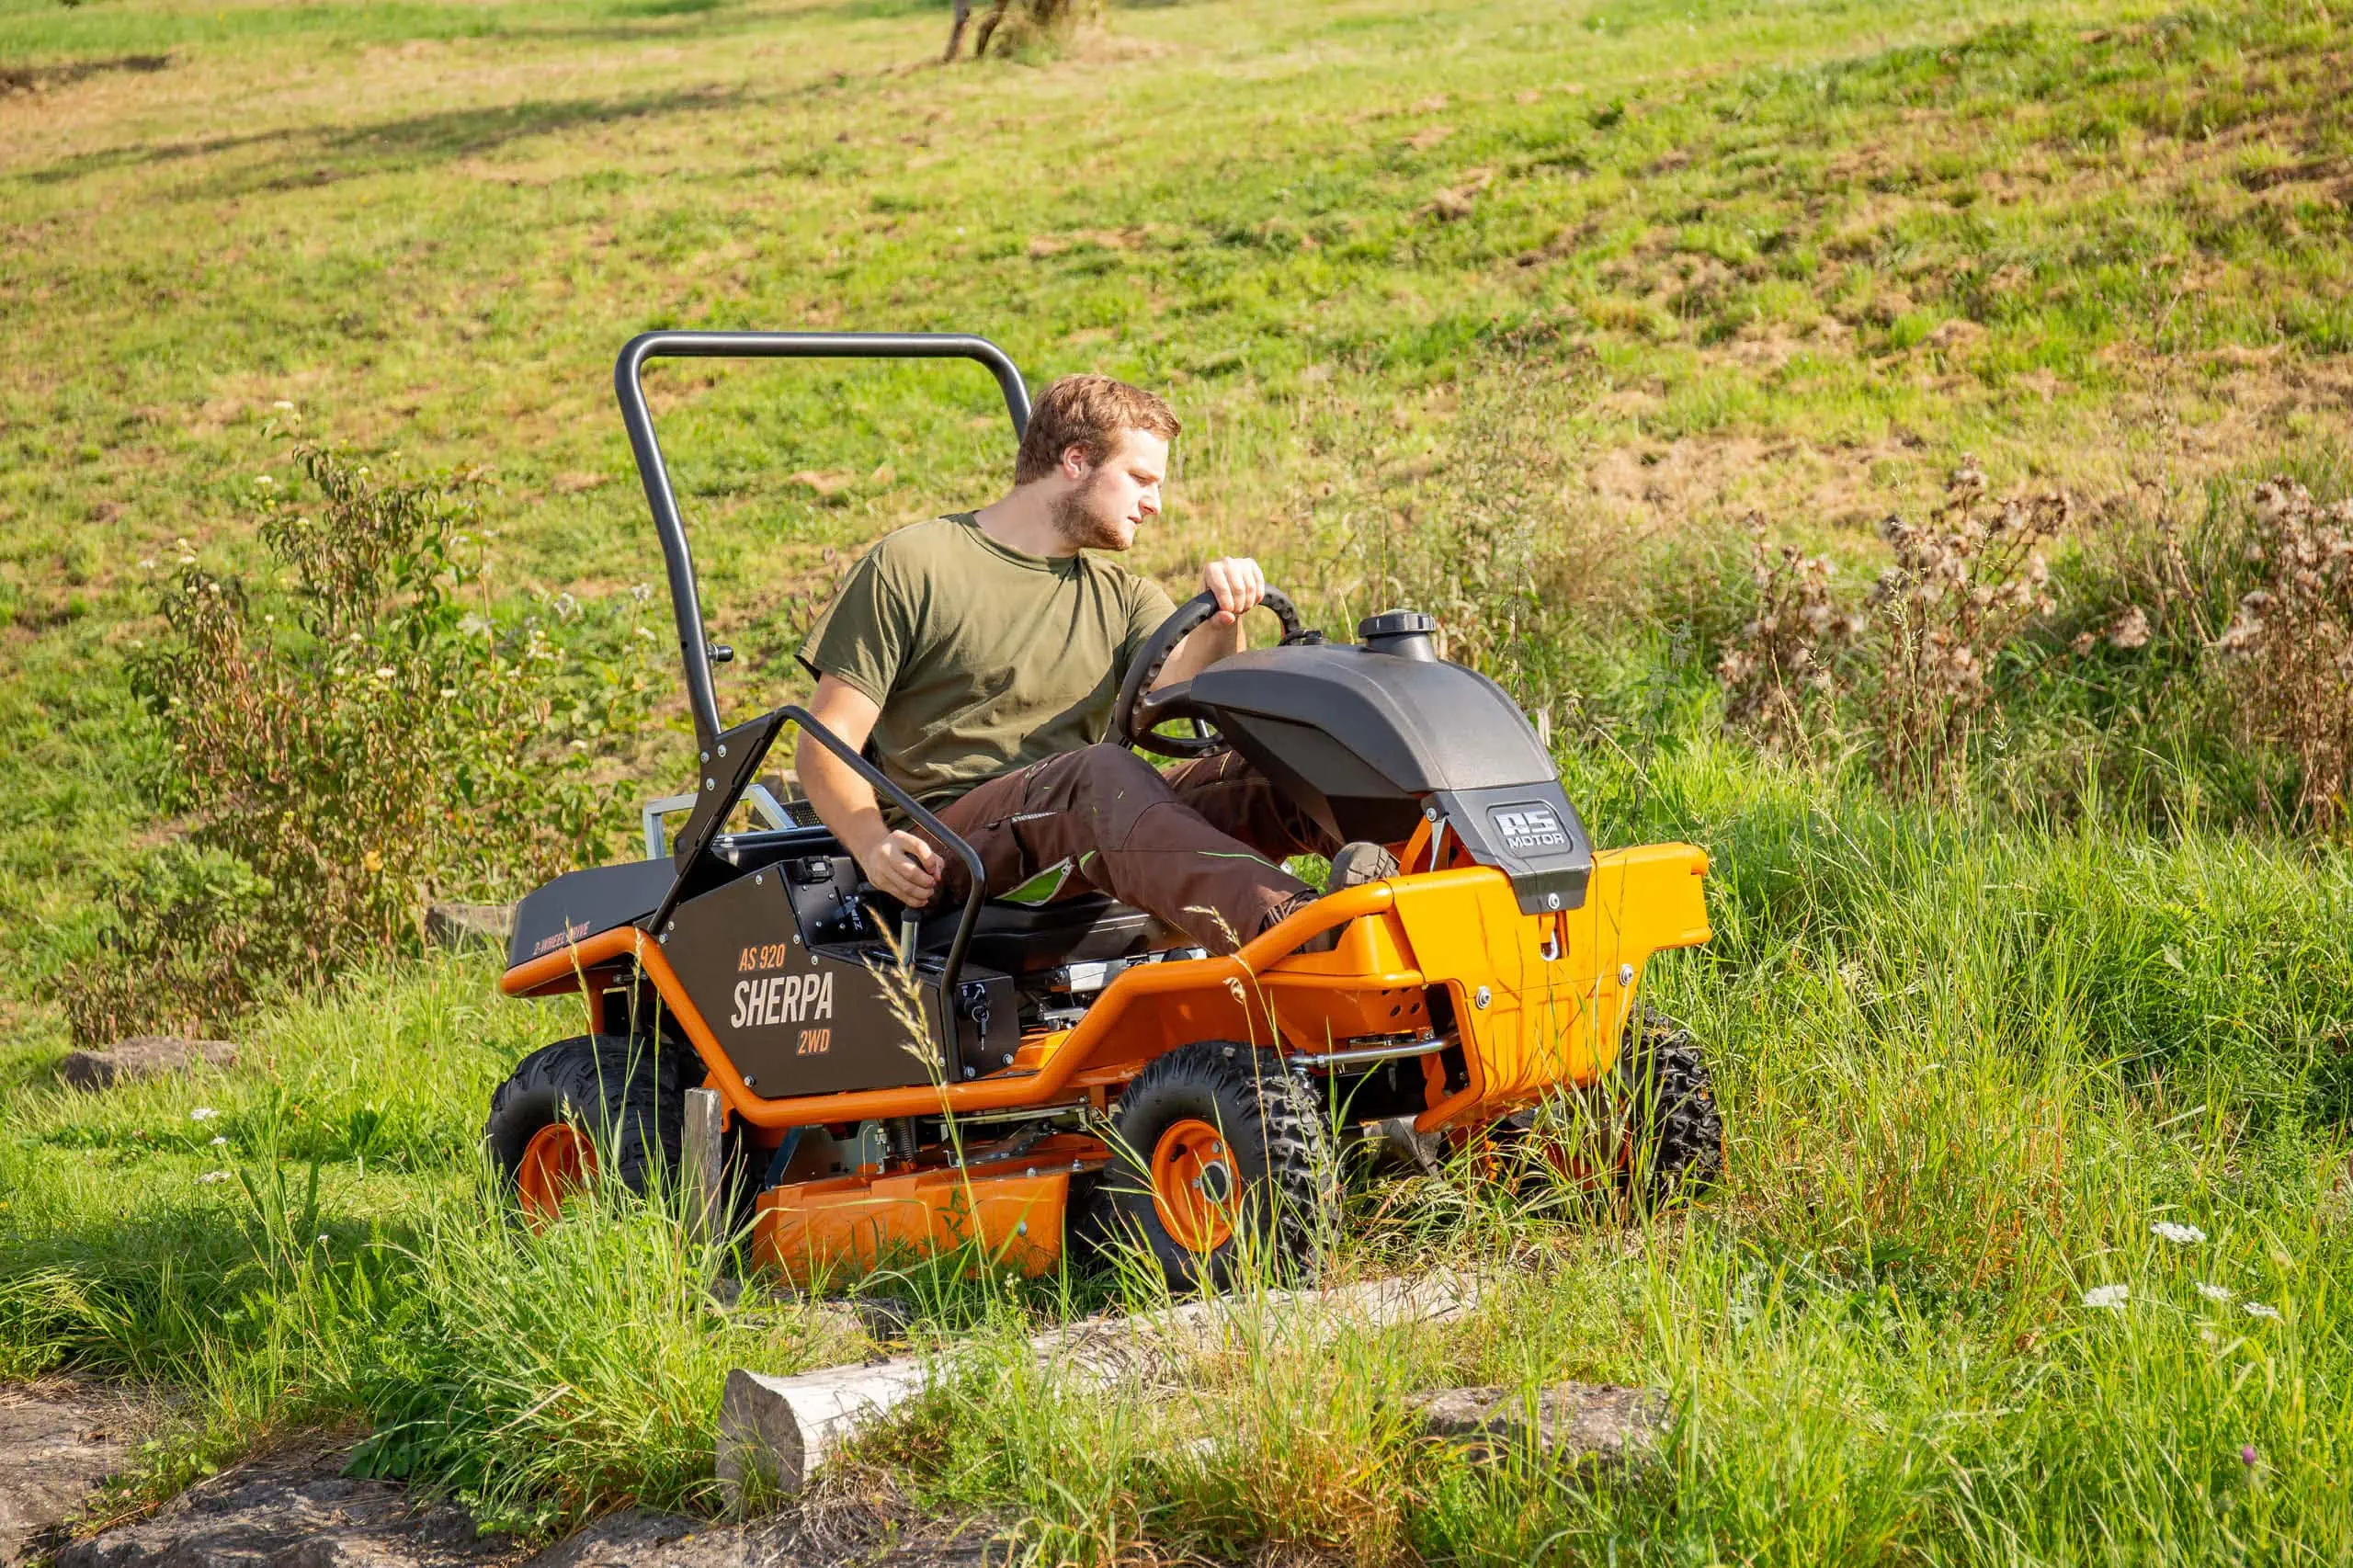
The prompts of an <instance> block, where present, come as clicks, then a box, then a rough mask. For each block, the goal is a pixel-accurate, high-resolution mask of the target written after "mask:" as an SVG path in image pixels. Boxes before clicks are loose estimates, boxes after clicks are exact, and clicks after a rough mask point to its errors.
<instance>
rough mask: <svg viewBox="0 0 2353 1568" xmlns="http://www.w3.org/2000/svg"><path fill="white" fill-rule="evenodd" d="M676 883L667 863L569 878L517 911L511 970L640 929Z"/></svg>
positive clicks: (636, 863)
mask: <svg viewBox="0 0 2353 1568" xmlns="http://www.w3.org/2000/svg"><path fill="white" fill-rule="evenodd" d="M676 880H677V870H676V868H675V867H673V866H672V865H671V864H670V862H669V861H667V860H631V861H627V862H624V863H623V864H621V865H619V866H598V867H597V868H595V869H591V870H586V871H568V872H566V873H565V874H564V875H563V876H561V877H558V878H557V879H556V880H555V881H551V882H550V883H548V884H547V885H546V886H545V887H542V888H540V890H539V891H537V892H533V893H531V894H530V895H529V897H527V898H525V899H524V900H523V902H522V903H520V904H518V905H517V906H516V910H515V935H514V937H513V939H512V940H510V941H509V942H508V943H507V946H506V967H507V968H509V969H512V968H514V967H515V966H516V965H517V964H520V963H527V962H529V960H532V959H536V958H543V957H545V956H546V955H547V954H549V953H551V952H553V951H555V950H556V949H558V948H561V947H563V945H564V944H565V943H566V942H576V941H578V940H579V939H580V938H581V937H593V936H595V935H596V934H597V932H599V931H610V930H614V929H616V928H618V927H620V926H634V925H636V924H637V923H638V922H639V921H641V920H643V919H644V918H645V917H646V916H647V915H652V914H653V913H654V908H655V907H656V906H657V905H659V904H660V903H661V902H662V896H663V894H665V893H666V892H669V891H670V884H671V883H672V882H673V881H676Z"/></svg>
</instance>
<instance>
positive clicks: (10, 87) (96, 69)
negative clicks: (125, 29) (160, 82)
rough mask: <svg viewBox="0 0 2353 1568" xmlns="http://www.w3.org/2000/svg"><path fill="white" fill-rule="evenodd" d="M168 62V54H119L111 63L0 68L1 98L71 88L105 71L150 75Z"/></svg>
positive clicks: (8, 66)
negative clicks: (45, 89)
mask: <svg viewBox="0 0 2353 1568" xmlns="http://www.w3.org/2000/svg"><path fill="white" fill-rule="evenodd" d="M171 62H172V57H171V56H170V55H168V54H119V55H116V56H115V57H114V58H112V59H110V60H75V61H71V62H67V63H65V64H63V65H0V97H7V96H9V95H10V94H12V93H38V92H40V90H41V89H43V88H44V87H64V86H71V85H73V84H74V83H75V82H79V81H83V80H85V79H86V78H88V77H91V76H96V75H98V74H100V73H102V72H108V71H136V72H140V73H142V74H152V73H153V72H157V71H161V70H163V69H165V67H167V66H169V65H170V64H171Z"/></svg>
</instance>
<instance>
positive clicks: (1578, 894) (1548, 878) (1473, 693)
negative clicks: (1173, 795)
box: [1173, 642, 1593, 914]
mask: <svg viewBox="0 0 2353 1568" xmlns="http://www.w3.org/2000/svg"><path fill="white" fill-rule="evenodd" d="M1173 711H1174V712H1176V713H1188V712H1192V713H1198V714H1199V715H1200V716H1201V717H1202V718H1204V719H1206V720H1208V721H1209V722H1211V723H1213V724H1215V725H1216V726H1217V727H1218V730H1219V732H1220V733H1222V734H1223V735H1224V736H1225V738H1226V739H1227V740H1228V741H1229V742H1231V743H1232V744H1233V748H1234V749H1235V750H1236V751H1239V752H1240V753H1241V754H1242V755H1243V756H1245V757H1247V758H1248V759H1249V760H1250V762H1251V763H1252V764H1253V765H1254V766H1256V767H1257V768H1258V769H1259V770H1260V771H1262V772H1264V773H1265V774H1266V775H1267V777H1268V778H1272V779H1273V780H1274V781H1275V782H1276V784H1277V785H1278V786H1279V788H1280V789H1281V790H1283V792H1284V793H1285V794H1286V795H1288V796H1290V798H1291V799H1292V800H1294V801H1299V802H1300V803H1301V804H1302V805H1304V806H1305V807H1306V808H1307V809H1308V810H1309V811H1310V812H1313V814H1314V815H1315V816H1316V817H1318V818H1319V819H1320V820H1321V821H1322V822H1323V824H1324V826H1325V827H1327V828H1329V829H1330V830H1331V831H1332V832H1333V834H1334V835H1336V836H1337V837H1339V838H1341V839H1343V840H1347V839H1357V838H1361V839H1370V840H1371V841H1373V842H1375V843H1381V844H1395V843H1398V842H1399V841H1401V840H1403V839H1404V838H1406V837H1407V836H1408V835H1411V834H1412V833H1413V831H1414V826H1415V823H1416V822H1417V821H1418V820H1419V819H1420V817H1421V815H1422V813H1423V812H1424V810H1425V808H1428V809H1433V810H1436V811H1437V812H1439V813H1440V814H1441V815H1443V816H1445V817H1446V818H1447V820H1448V822H1449V825H1450V826H1451V827H1452V828H1453V829H1454V831H1456V832H1458V833H1460V834H1461V836H1462V841H1463V844H1464V846H1465V847H1467V848H1469V849H1470V850H1471V851H1472V855H1473V856H1474V857H1475V858H1478V859H1479V860H1481V861H1483V862H1484V863H1486V864H1489V865H1494V866H1499V867H1501V868H1503V869H1504V870H1505V871H1506V873H1508V874H1509V875H1510V877H1511V879H1512V883H1513V886H1514V888H1515V889H1516V890H1517V891H1518V895H1519V902H1520V905H1521V907H1522V908H1523V909H1524V910H1526V911H1527V912H1529V913H1530V914H1534V913H1536V912H1538V911H1540V910H1557V909H1563V908H1569V909H1574V908H1575V907H1577V906H1578V905H1579V904H1581V903H1584V902H1585V885H1586V875H1587V873H1588V872H1589V871H1590V869H1591V868H1592V864H1593V858H1592V846H1591V844H1590V843H1589V842H1588V841H1587V839H1586V835H1585V827H1584V824H1582V823H1580V822H1579V821H1578V820H1577V816H1576V812H1575V811H1574V809H1573V808H1572V807H1571V806H1570V805H1569V802H1568V801H1567V799H1566V797H1564V796H1563V794H1562V792H1561V783H1560V776H1559V774H1558V773H1557V772H1555V771H1554V769H1553V766H1552V756H1551V755H1550V754H1549V753H1547V752H1546V750H1545V749H1544V745H1543V743H1542V742H1540V741H1539V740H1538V739H1537V738H1536V731H1535V728H1534V726H1532V725H1530V724H1529V722H1528V716H1527V715H1526V714H1524V713H1522V712H1521V711H1520V710H1519V706H1518V704H1517V703H1515V702H1514V701H1512V699H1511V697H1510V695H1509V694H1508V693H1506V691H1505V690H1504V688H1503V687H1500V686H1497V685H1496V684H1495V682H1494V681H1492V680H1489V679H1488V678H1487V677H1486V676H1483V675H1481V674H1479V673H1478V672H1477V671H1476V670H1472V669H1469V668H1467V667H1465V666H1463V665H1457V664H1452V663H1449V662H1447V661H1445V660H1441V659H1437V658H1433V657H1431V656H1429V654H1428V653H1427V652H1426V651H1423V650H1421V649H1412V650H1410V651H1406V652H1400V653H1387V652H1381V651H1379V650H1376V649H1373V648H1367V647H1361V646H1358V645H1357V644H1354V643H1347V642H1333V643H1320V644H1309V645H1295V646H1289V647H1277V648H1262V649H1256V650H1253V651H1251V652H1248V653H1236V654H1234V655H1233V656H1232V657H1231V658H1226V659H1221V660H1220V661H1218V662H1217V663H1216V664H1214V665H1211V666H1210V667H1209V668H1208V669H1206V670H1203V671H1202V672H1201V673H1200V674H1199V675H1197V676H1194V677H1193V678H1192V681H1191V682H1190V684H1189V687H1188V689H1187V691H1186V693H1185V696H1184V699H1183V700H1182V701H1181V702H1180V703H1177V704H1175V705H1173ZM1529 824H1537V825H1536V826H1535V827H1531V826H1530V825H1529ZM1538 828H1540V831H1538Z"/></svg>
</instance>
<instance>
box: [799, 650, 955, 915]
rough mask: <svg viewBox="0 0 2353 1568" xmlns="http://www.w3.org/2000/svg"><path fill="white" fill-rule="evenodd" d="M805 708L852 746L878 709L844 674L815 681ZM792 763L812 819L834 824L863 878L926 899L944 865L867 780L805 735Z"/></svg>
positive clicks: (860, 742)
mask: <svg viewBox="0 0 2353 1568" xmlns="http://www.w3.org/2000/svg"><path fill="white" fill-rule="evenodd" d="M809 712H810V715H811V717H813V718H814V719H815V720H816V721H817V722H819V723H821V724H823V725H824V726H825V728H827V729H828V730H831V731H832V732H833V733H835V734H836V735H838V736H840V737H841V739H842V742H843V744H846V745H847V746H849V747H851V748H852V749H853V750H856V749H858V748H862V747H863V746H864V745H865V744H866V740H867V737H868V736H869V735H871V734H872V733H874V721H875V720H876V719H878V718H880V717H881V713H882V709H881V704H879V703H877V702H876V701H875V700H874V699H872V698H870V697H869V696H867V695H866V694H865V693H864V692H862V691H860V690H858V688H857V687H854V686H851V685H850V684H849V683H847V681H841V680H836V679H835V678H834V677H833V676H824V677H822V678H821V679H820V680H819V681H818V682H817V694H816V695H815V696H814V697H812V698H811V699H809ZM793 767H794V769H795V770H796V771H797V772H798V773H799V774H800V776H801V788H802V789H804V790H807V791H808V792H809V803H810V804H811V805H813V806H814V807H816V808H817V815H818V817H819V819H820V820H821V821H823V822H824V824H826V825H827V826H829V827H831V828H832V829H833V830H834V836H835V837H836V838H838V839H840V840H841V841H842V847H843V848H845V849H847V850H848V851H849V853H850V857H851V858H853V859H855V860H856V861H857V862H858V869H860V870H862V871H864V872H865V873H866V880H867V881H870V882H872V883H873V884H874V885H875V886H876V887H878V888H881V890H882V891H883V892H887V893H889V894H890V895H891V896H892V898H895V899H897V900H898V901H899V902H900V903H904V904H905V905H906V906H907V907H908V908H909V909H918V910H919V909H921V908H923V906H924V905H926V904H927V903H930V902H931V895H932V894H933V893H935V892H938V891H939V873H940V871H941V870H942V869H945V863H944V862H943V861H942V860H941V859H940V858H939V851H938V850H937V849H934V848H933V847H932V846H931V845H930V844H929V843H928V842H926V840H925V839H924V838H922V837H921V836H920V835H916V834H913V833H909V832H907V831H906V830H905V829H904V828H893V827H892V826H891V824H889V823H888V822H887V821H885V820H884V819H883V816H882V808H881V805H880V804H879V803H877V801H875V799H874V786H872V785H871V784H869V783H868V782H867V781H866V780H865V779H863V778H859V777H858V770H857V769H856V768H854V767H850V765H849V764H847V763H846V762H844V761H843V760H842V759H841V758H840V757H837V756H835V755H834V754H833V753H832V752H831V751H829V750H828V749H826V747H825V746H824V745H823V744H820V743H818V742H816V741H813V740H811V739H810V738H809V737H808V736H806V735H803V736H802V737H801V744H800V746H799V747H798V748H797V749H796V750H795V752H794V754H793Z"/></svg>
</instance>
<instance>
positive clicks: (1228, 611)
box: [1201, 555, 1267, 627]
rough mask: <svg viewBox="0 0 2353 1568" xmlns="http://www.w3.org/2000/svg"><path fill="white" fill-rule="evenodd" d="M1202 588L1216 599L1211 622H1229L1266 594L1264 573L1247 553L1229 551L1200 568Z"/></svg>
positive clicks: (1255, 605) (1245, 613) (1244, 613)
mask: <svg viewBox="0 0 2353 1568" xmlns="http://www.w3.org/2000/svg"><path fill="white" fill-rule="evenodd" d="M1201 588H1202V591H1203V592H1205V593H1207V594H1208V595H1209V596H1210V597H1211V598H1213V599H1215V600H1216V601H1217V616H1216V618H1215V619H1212V620H1211V621H1210V623H1209V624H1210V625H1211V626H1217V627H1226V626H1232V625H1233V623H1234V622H1235V621H1237V620H1240V619H1242V618H1243V617H1244V616H1245V615H1248V614H1249V613H1250V612H1251V611H1252V610H1254V609H1256V608H1258V601H1259V600H1260V599H1263V598H1265V597H1267V574H1265V573H1264V572H1261V571H1259V570H1258V563H1257V562H1255V561H1253V560H1251V559H1250V558H1249V557H1248V556H1246V555H1228V556H1223V557H1221V558H1220V559H1218V560H1216V561H1212V562H1210V563H1209V564H1208V565H1206V566H1204V567H1202V568H1201Z"/></svg>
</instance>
